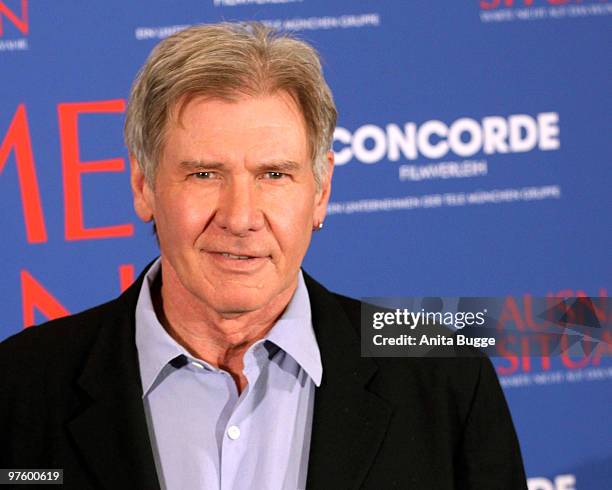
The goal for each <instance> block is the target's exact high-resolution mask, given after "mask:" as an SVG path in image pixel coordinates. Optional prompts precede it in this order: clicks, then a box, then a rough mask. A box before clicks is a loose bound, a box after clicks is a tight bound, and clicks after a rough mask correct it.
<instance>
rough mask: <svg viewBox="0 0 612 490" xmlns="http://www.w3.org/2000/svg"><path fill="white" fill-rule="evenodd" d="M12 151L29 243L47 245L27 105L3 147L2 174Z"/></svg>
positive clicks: (20, 108) (21, 107) (19, 112)
mask: <svg viewBox="0 0 612 490" xmlns="http://www.w3.org/2000/svg"><path fill="white" fill-rule="evenodd" d="M11 150H14V153H15V163H16V164H17V175H18V177H19V188H20V190H21V205H22V208H23V216H24V221H25V227H26V236H27V240H28V242H29V243H41V242H46V241H47V230H46V228H45V220H44V217H43V211H42V205H41V203H40V192H39V191H38V180H37V179H36V168H35V166H34V155H33V153H32V141H31V139H30V129H29V127H28V117H27V114H26V108H25V105H24V104H19V106H18V107H17V111H16V112H15V116H14V117H13V120H12V121H11V124H10V125H9V128H8V131H7V132H6V136H5V137H4V141H2V144H1V145H0V172H2V169H3V168H4V165H5V163H6V161H7V159H8V156H9V154H10V152H11Z"/></svg>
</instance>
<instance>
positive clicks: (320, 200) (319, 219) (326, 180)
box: [313, 150, 334, 226]
mask: <svg viewBox="0 0 612 490" xmlns="http://www.w3.org/2000/svg"><path fill="white" fill-rule="evenodd" d="M333 173H334V152H333V151H331V150H330V151H328V152H327V172H326V173H325V175H324V176H323V177H322V180H321V190H320V191H319V192H317V194H316V202H315V212H314V223H313V226H315V225H316V224H318V223H323V221H324V220H325V215H326V213H327V203H328V202H329V196H330V194H331V182H332V175H333Z"/></svg>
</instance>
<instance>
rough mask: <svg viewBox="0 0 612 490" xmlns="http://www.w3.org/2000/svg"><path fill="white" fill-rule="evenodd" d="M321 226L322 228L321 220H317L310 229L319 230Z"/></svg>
mask: <svg viewBox="0 0 612 490" xmlns="http://www.w3.org/2000/svg"><path fill="white" fill-rule="evenodd" d="M322 228H323V221H319V222H318V223H317V224H315V225H314V226H313V227H312V230H313V231H319V230H321V229H322Z"/></svg>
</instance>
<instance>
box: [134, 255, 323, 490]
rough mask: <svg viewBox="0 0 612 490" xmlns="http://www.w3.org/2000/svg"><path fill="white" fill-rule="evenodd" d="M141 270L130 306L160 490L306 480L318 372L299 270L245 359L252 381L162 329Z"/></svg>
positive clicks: (300, 484) (231, 488) (224, 489)
mask: <svg viewBox="0 0 612 490" xmlns="http://www.w3.org/2000/svg"><path fill="white" fill-rule="evenodd" d="M159 271H160V261H159V259H158V261H157V262H156V263H155V264H154V265H153V266H152V267H151V269H150V270H149V271H148V272H147V274H146V277H145V280H144V282H143V285H142V288H141V290H140V295H139V297H138V303H137V306H136V347H137V349H138V361H139V365H140V374H141V380H142V388H143V402H144V406H145V412H146V416H147V425H148V428H149V434H150V436H151V443H152V446H153V453H154V456H155V460H156V461H155V463H156V466H157V472H158V476H159V479H160V484H161V486H162V489H167V490H183V489H184V490H194V489H206V490H237V489H266V490H275V489H278V490H281V489H282V490H289V489H291V490H293V489H296V488H297V489H303V488H305V486H306V473H307V468H308V453H309V450H310V436H311V428H312V413H313V406H314V394H315V385H316V386H319V385H320V383H321V377H322V374H323V367H322V364H321V357H320V353H319V347H318V345H317V341H316V338H315V335H314V331H313V328H312V322H311V312H310V301H309V297H308V290H307V289H306V285H305V284H304V278H303V276H302V273H301V271H300V273H299V278H298V286H297V289H296V291H295V293H294V295H293V298H292V299H291V301H290V303H289V305H288V306H287V308H286V309H285V311H284V313H283V314H282V316H281V317H280V318H279V319H278V321H277V322H276V323H275V324H274V326H273V327H272V329H271V330H270V331H269V332H268V335H266V337H265V338H264V339H261V340H259V341H257V342H256V343H255V344H253V345H252V346H251V347H250V348H249V349H248V350H247V352H246V353H245V355H244V374H245V376H246V378H247V380H248V385H247V386H246V388H245V389H244V390H243V392H242V393H241V394H240V395H239V394H238V390H237V388H236V384H235V382H234V380H233V378H232V377H231V376H230V374H229V373H228V372H226V371H224V370H222V369H218V368H216V367H214V366H212V365H210V364H208V363H206V362H205V361H203V360H201V359H198V358H195V357H193V356H192V355H191V354H189V352H188V351H187V350H186V349H184V348H183V347H182V346H181V345H179V344H178V343H177V342H176V341H175V340H174V339H173V338H172V337H171V336H170V335H169V334H168V333H167V332H166V330H165V329H164V328H163V327H162V325H161V324H160V322H159V320H158V319H157V316H156V314H155V310H154V308H153V303H152V300H151V293H150V288H151V285H152V284H153V281H154V279H155V277H156V275H157V274H158V273H159Z"/></svg>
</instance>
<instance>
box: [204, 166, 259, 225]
mask: <svg viewBox="0 0 612 490" xmlns="http://www.w3.org/2000/svg"><path fill="white" fill-rule="evenodd" d="M241 177H245V178H234V179H232V180H231V181H227V182H225V183H224V185H223V186H222V188H221V191H220V193H219V202H218V206H217V212H216V213H215V223H216V224H217V226H219V227H220V228H222V229H224V230H226V231H227V232H229V233H231V234H232V235H238V236H245V235H247V234H248V233H249V232H253V231H257V230H259V229H261V228H262V227H263V226H264V217H263V213H262V210H261V209H260V203H259V199H258V191H257V189H256V186H255V183H254V182H251V181H250V179H249V178H248V177H247V176H241Z"/></svg>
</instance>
